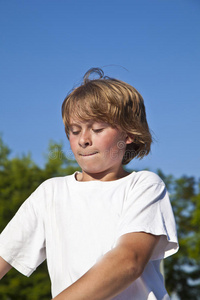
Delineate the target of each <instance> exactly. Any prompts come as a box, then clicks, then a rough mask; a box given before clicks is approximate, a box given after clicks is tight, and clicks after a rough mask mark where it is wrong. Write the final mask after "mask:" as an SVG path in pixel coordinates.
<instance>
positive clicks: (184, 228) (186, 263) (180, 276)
mask: <svg viewBox="0 0 200 300" xmlns="http://www.w3.org/2000/svg"><path fill="white" fill-rule="evenodd" d="M158 174H159V175H160V176H161V177H162V178H163V180H164V182H165V183H166V185H167V188H168V191H169V193H170V199H171V202H172V207H173V210H174V214H175V219H176V224H177V231H178V237H179V245H180V250H179V252H178V253H177V254H176V255H173V256H170V257H169V258H167V259H166V260H165V276H166V286H167V288H168V291H169V292H170V293H174V294H176V295H177V296H178V297H179V298H180V299H181V300H188V299H193V300H199V299H200V256H199V249H200V232H199V220H200V193H199V191H200V190H199V187H200V186H199V183H198V182H197V181H196V180H195V178H194V177H188V176H182V177H181V178H179V179H174V177H173V176H172V175H170V176H165V175H164V174H163V173H162V172H161V171H160V170H159V171H158Z"/></svg>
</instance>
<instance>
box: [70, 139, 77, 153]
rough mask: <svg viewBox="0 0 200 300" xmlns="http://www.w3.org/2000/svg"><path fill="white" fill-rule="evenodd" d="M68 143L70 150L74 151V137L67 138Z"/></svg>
mask: <svg viewBox="0 0 200 300" xmlns="http://www.w3.org/2000/svg"><path fill="white" fill-rule="evenodd" d="M69 143H70V147H71V149H72V151H73V150H74V149H76V144H77V143H76V139H75V138H74V137H70V136H69Z"/></svg>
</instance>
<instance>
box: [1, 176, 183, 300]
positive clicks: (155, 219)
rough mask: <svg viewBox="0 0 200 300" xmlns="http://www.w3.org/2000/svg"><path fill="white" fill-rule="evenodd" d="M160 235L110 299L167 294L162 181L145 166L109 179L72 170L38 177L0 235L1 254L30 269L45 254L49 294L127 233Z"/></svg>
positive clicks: (171, 242)
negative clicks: (82, 178)
mask: <svg viewBox="0 0 200 300" xmlns="http://www.w3.org/2000/svg"><path fill="white" fill-rule="evenodd" d="M140 231H144V232H147V233H152V234H154V235H162V237H161V238H160V241H159V243H158V245H157V246H156V248H155V250H154V252H153V254H152V257H151V260H150V261H149V263H148V264H147V266H146V268H145V270H144V272H143V274H142V275H141V277H139V278H138V279H137V280H135V281H134V282H133V283H132V284H131V285H130V286H129V287H128V288H127V289H126V290H125V291H123V292H122V293H121V294H120V295H118V296H117V297H115V298H113V299H115V300H131V299H134V300H146V299H148V300H150V299H151V300H155V299H159V300H161V299H169V297H168V295H167V292H166V290H165V288H164V284H163V278H162V275H161V274H160V271H159V264H160V260H161V259H163V258H165V257H167V256H169V255H172V254H174V253H175V252H176V251H177V250H178V241H177V235H176V226H175V221H174V216H173V212H172V208H171V204H170V201H169V197H168V194H167V191H166V188H165V185H164V183H163V181H162V180H161V179H160V178H159V177H158V176H157V175H156V174H154V173H152V172H149V171H141V172H133V173H131V174H129V175H128V176H126V177H124V178H121V179H118V180H115V181H106V182H102V181H87V182H79V181H77V180H76V178H75V174H73V175H69V176H65V177H58V178H52V179H49V180H47V181H45V182H44V183H42V184H41V185H40V186H39V187H38V188H37V189H36V191H35V192H34V193H33V194H32V195H31V196H30V197H29V198H28V199H27V200H26V201H25V202H24V203H23V205H22V206H21V207H20V209H19V210H18V212H17V213H16V215H15V216H14V218H13V219H12V220H11V221H10V223H9V224H8V225H7V227H6V228H5V229H4V231H3V232H2V234H1V235H0V256H2V257H3V258H4V260H6V261H7V262H8V263H9V264H11V265H12V266H13V267H14V268H16V269H17V270H18V271H20V272H21V273H22V274H24V275H26V276H29V275H31V273H32V272H33V271H34V270H35V269H36V268H37V266H38V265H39V264H41V262H42V261H43V260H45V259H47V264H48V270H49V275H50V278H51V284H52V296H53V297H55V296H56V295H57V294H59V293H60V292H61V291H63V290H64V289H65V288H67V287H68V286H70V285H71V284H72V283H73V282H75V281H76V280H77V279H78V278H80V277H81V276H82V275H83V274H84V273H85V272H87V271H88V270H89V269H90V268H91V267H92V266H93V265H94V264H95V263H96V262H97V261H98V260H99V259H101V257H102V256H103V255H104V254H105V253H106V252H108V251H109V250H111V249H112V248H114V247H115V245H116V243H117V240H118V238H119V237H120V236H121V235H123V234H126V233H130V232H140Z"/></svg>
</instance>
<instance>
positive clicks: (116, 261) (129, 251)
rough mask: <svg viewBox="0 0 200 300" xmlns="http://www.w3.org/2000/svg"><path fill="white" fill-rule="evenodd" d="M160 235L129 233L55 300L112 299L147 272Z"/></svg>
mask: <svg viewBox="0 0 200 300" xmlns="http://www.w3.org/2000/svg"><path fill="white" fill-rule="evenodd" d="M158 241H159V236H154V235H151V234H147V233H144V232H138V233H128V234H125V235H123V236H122V237H121V238H120V239H119V243H118V245H117V246H116V247H115V248H114V249H113V250H111V251H109V252H108V253H106V254H105V255H104V256H103V258H102V260H101V261H100V262H98V263H97V264H95V265H94V266H93V267H92V268H91V269H90V270H89V271H88V272H87V273H86V274H84V275H83V276H82V277H81V278H80V279H79V280H77V281H76V282H75V283H74V284H72V285H71V286H70V287H68V288H67V289H65V290H64V291H63V292H62V293H60V294H59V295H58V296H56V297H55V298H54V299H53V300H86V299H87V300H88V299H92V300H109V299H112V298H113V297H114V296H116V295H117V294H119V293H120V292H122V291H123V290H124V289H126V288H127V287H128V286H129V285H130V284H131V283H132V282H133V281H134V280H136V279H137V278H138V277H139V276H140V275H141V274H142V272H143V270H144V268H145V266H146V264H147V262H148V261H149V259H150V257H151V254H152V252H153V249H154V248H155V246H156V244H157V243H158Z"/></svg>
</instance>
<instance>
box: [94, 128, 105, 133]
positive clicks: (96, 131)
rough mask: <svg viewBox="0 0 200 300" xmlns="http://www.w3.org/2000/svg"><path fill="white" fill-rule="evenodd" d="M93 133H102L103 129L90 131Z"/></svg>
mask: <svg viewBox="0 0 200 300" xmlns="http://www.w3.org/2000/svg"><path fill="white" fill-rule="evenodd" d="M92 130H93V132H95V133H99V132H102V131H103V130H104V128H99V129H92Z"/></svg>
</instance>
